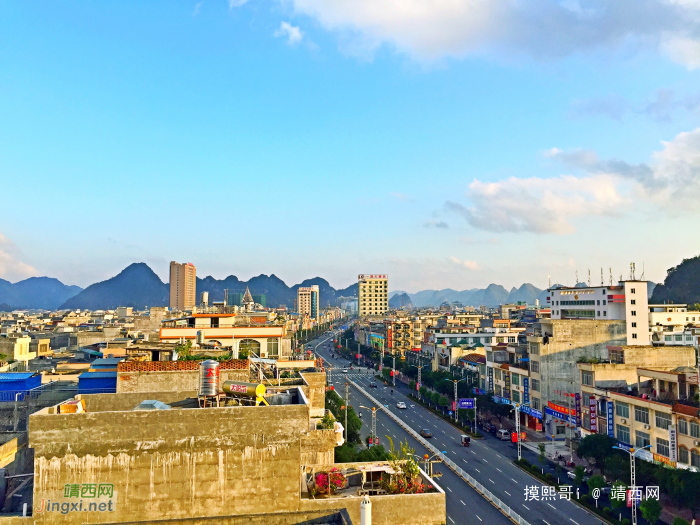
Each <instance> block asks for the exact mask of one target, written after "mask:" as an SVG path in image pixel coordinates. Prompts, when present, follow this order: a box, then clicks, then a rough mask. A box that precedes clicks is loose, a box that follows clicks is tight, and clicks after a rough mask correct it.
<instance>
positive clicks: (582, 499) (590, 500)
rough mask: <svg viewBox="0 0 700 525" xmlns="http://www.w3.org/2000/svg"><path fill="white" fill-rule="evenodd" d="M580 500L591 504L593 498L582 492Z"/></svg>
mask: <svg viewBox="0 0 700 525" xmlns="http://www.w3.org/2000/svg"><path fill="white" fill-rule="evenodd" d="M581 501H582V502H583V503H586V504H587V505H591V504H593V498H592V497H590V496H589V495H588V494H584V495H583V496H581Z"/></svg>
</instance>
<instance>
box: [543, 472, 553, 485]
mask: <svg viewBox="0 0 700 525" xmlns="http://www.w3.org/2000/svg"><path fill="white" fill-rule="evenodd" d="M544 479H546V480H547V481H548V482H549V483H554V476H552V474H551V473H549V472H547V474H545V476H544Z"/></svg>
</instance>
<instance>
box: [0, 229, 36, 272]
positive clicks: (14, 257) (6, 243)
mask: <svg viewBox="0 0 700 525" xmlns="http://www.w3.org/2000/svg"><path fill="white" fill-rule="evenodd" d="M18 257H19V250H18V249H17V247H16V246H15V244H14V243H13V242H12V241H10V240H9V239H8V238H7V237H5V236H4V235H3V234H2V233H0V277H2V278H3V279H7V280H9V281H19V280H22V279H26V278H27V277H32V276H36V275H39V272H38V271H37V269H36V268H34V267H33V266H31V265H29V264H27V263H24V262H22V261H20V260H19V258H18Z"/></svg>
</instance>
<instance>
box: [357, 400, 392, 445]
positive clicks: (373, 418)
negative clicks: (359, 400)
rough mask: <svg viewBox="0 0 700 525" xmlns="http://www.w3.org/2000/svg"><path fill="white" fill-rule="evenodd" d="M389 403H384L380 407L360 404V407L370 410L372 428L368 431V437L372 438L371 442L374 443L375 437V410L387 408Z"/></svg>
mask: <svg viewBox="0 0 700 525" xmlns="http://www.w3.org/2000/svg"><path fill="white" fill-rule="evenodd" d="M388 407H389V405H384V406H380V407H372V408H370V407H366V406H364V405H360V408H364V409H365V410H371V411H372V430H371V431H370V438H372V444H373V445H374V444H375V441H376V439H377V410H381V409H382V408H388Z"/></svg>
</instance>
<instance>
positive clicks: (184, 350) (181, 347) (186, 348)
mask: <svg viewBox="0 0 700 525" xmlns="http://www.w3.org/2000/svg"><path fill="white" fill-rule="evenodd" d="M190 350H192V341H185V342H184V343H180V344H177V345H175V351H176V352H177V354H178V356H181V357H188V356H189V355H190Z"/></svg>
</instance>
